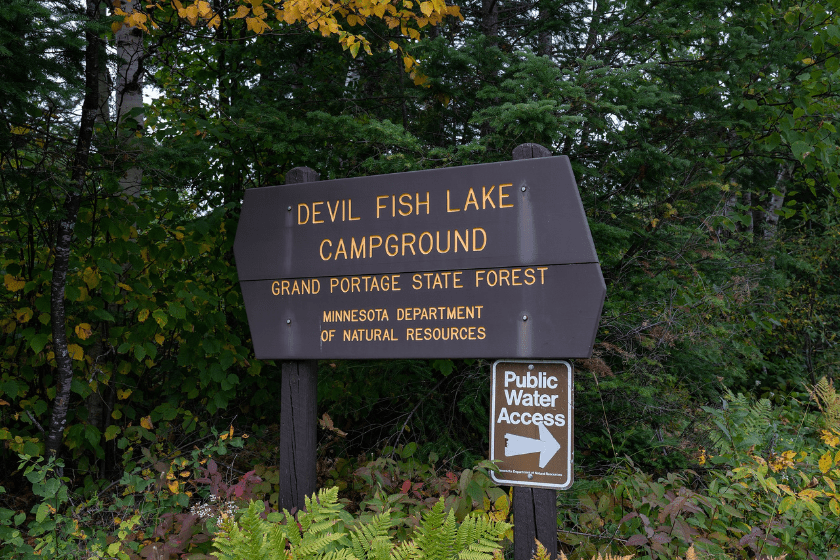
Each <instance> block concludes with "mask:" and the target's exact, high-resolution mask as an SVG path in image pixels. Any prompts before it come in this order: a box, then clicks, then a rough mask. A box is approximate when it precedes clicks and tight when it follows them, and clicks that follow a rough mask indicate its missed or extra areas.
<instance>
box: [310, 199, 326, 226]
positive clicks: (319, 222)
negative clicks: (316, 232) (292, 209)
mask: <svg viewBox="0 0 840 560" xmlns="http://www.w3.org/2000/svg"><path fill="white" fill-rule="evenodd" d="M323 203H324V202H323V201H318V202H313V203H312V223H313V224H323V223H324V220H320V221H319V220H317V219H315V218H316V217H317V216H318V214H320V213H321V211H320V210H316V209H315V207H316V206H318V205H319V204H323Z"/></svg>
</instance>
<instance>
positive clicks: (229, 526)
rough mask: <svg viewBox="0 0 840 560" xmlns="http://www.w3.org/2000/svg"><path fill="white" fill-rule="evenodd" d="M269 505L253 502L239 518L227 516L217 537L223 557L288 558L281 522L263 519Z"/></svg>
mask: <svg viewBox="0 0 840 560" xmlns="http://www.w3.org/2000/svg"><path fill="white" fill-rule="evenodd" d="M264 510H265V505H264V504H263V503H262V502H259V501H253V502H251V504H250V505H249V506H248V509H247V510H246V511H245V513H244V514H243V515H242V517H241V518H240V519H239V523H237V522H235V521H234V520H233V519H232V518H227V519H223V520H222V522H221V526H220V530H219V532H218V534H217V535H216V537H215V539H214V542H213V544H214V546H215V548H216V556H217V557H218V559H219V560H286V552H285V551H286V542H287V540H286V535H285V532H284V531H283V529H282V527H281V526H280V525H273V526H272V525H271V524H269V523H268V522H266V521H263V520H262V519H261V517H260V516H261V515H262V513H263V511H264Z"/></svg>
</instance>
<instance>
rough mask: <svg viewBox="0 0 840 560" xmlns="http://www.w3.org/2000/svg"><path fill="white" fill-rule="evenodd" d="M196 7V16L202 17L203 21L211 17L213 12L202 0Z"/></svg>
mask: <svg viewBox="0 0 840 560" xmlns="http://www.w3.org/2000/svg"><path fill="white" fill-rule="evenodd" d="M197 5H198V15H200V16H201V17H203V18H204V19H210V16H211V15H213V10H212V9H211V8H210V4H209V3H208V2H205V1H204V0H199V1H198V2H197Z"/></svg>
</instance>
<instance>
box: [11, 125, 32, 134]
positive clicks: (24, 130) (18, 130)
mask: <svg viewBox="0 0 840 560" xmlns="http://www.w3.org/2000/svg"><path fill="white" fill-rule="evenodd" d="M31 130H32V129H31V128H29V127H28V126H13V127H12V130H11V131H10V132H11V133H12V134H29V132H30V131H31Z"/></svg>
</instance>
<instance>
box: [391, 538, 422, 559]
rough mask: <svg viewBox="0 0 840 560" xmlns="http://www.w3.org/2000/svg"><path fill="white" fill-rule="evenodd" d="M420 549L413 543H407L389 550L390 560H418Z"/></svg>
mask: <svg viewBox="0 0 840 560" xmlns="http://www.w3.org/2000/svg"><path fill="white" fill-rule="evenodd" d="M419 558H420V549H419V548H418V547H417V544H416V543H415V542H414V541H408V542H404V543H402V544H400V545H399V546H396V547H394V549H392V550H391V560H419Z"/></svg>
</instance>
